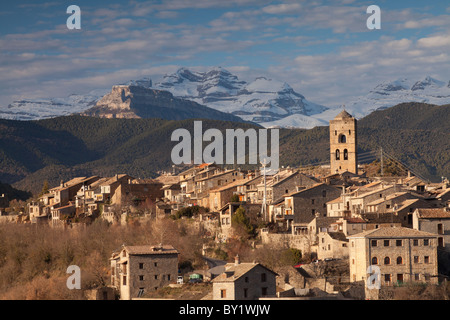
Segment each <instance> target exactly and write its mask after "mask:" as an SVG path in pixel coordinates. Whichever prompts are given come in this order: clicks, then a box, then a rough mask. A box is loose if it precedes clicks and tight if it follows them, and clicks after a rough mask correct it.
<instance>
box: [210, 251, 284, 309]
mask: <svg viewBox="0 0 450 320" xmlns="http://www.w3.org/2000/svg"><path fill="white" fill-rule="evenodd" d="M276 276H277V274H276V273H275V272H274V271H272V270H270V269H268V268H266V267H265V266H263V265H261V264H259V263H241V262H240V260H239V257H236V258H235V262H234V263H227V264H226V265H225V271H224V272H223V273H222V274H220V275H219V276H217V277H216V278H214V279H213V280H212V282H213V300H257V299H259V298H261V297H268V296H275V295H276Z"/></svg>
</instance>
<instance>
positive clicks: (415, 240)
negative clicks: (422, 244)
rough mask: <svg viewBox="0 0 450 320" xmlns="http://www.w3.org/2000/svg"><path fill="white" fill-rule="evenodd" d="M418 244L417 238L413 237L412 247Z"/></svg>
mask: <svg viewBox="0 0 450 320" xmlns="http://www.w3.org/2000/svg"><path fill="white" fill-rule="evenodd" d="M418 245H419V240H417V239H414V240H413V246H414V247H417V246H418Z"/></svg>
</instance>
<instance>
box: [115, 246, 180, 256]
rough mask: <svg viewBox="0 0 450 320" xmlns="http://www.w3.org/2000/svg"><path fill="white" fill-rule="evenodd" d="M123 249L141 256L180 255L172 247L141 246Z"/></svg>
mask: <svg viewBox="0 0 450 320" xmlns="http://www.w3.org/2000/svg"><path fill="white" fill-rule="evenodd" d="M123 248H124V249H125V250H126V251H127V252H128V254H131V255H140V254H173V253H178V251H177V250H176V249H175V248H174V247H173V246H170V245H162V246H159V245H156V246H150V245H141V246H123Z"/></svg>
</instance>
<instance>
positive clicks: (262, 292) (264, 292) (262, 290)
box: [261, 287, 267, 296]
mask: <svg viewBox="0 0 450 320" xmlns="http://www.w3.org/2000/svg"><path fill="white" fill-rule="evenodd" d="M261 294H262V295H263V296H267V288H266V287H263V288H261Z"/></svg>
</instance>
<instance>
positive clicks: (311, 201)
mask: <svg viewBox="0 0 450 320" xmlns="http://www.w3.org/2000/svg"><path fill="white" fill-rule="evenodd" d="M340 194H341V191H340V190H339V189H338V188H336V187H333V186H329V185H327V184H324V183H320V184H316V185H314V186H312V187H310V188H307V189H303V190H300V191H298V192H294V193H291V194H289V195H286V196H285V197H284V215H283V216H282V217H275V219H291V220H293V222H294V223H304V222H306V223H309V222H310V221H312V220H313V219H314V218H315V217H316V214H318V215H320V216H322V217H326V216H327V202H329V201H330V200H332V199H335V198H337V197H339V195H340Z"/></svg>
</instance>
